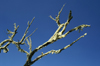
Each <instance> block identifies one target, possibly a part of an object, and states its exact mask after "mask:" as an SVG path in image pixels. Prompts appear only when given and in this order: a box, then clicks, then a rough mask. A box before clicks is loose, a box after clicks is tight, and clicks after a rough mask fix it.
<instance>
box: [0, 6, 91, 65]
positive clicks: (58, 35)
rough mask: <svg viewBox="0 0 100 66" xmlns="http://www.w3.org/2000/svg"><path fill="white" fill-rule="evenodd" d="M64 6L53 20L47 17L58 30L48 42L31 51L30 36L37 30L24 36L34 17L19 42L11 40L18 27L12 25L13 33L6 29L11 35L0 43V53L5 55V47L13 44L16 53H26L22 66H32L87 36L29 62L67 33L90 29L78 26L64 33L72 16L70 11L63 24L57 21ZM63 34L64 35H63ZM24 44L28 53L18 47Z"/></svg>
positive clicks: (84, 25) (83, 25)
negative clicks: (26, 45)
mask: <svg viewBox="0 0 100 66" xmlns="http://www.w3.org/2000/svg"><path fill="white" fill-rule="evenodd" d="M64 6H65V4H64V5H63V7H62V8H61V10H60V11H59V12H58V15H57V16H56V17H55V18H53V17H52V16H51V15H50V16H49V17H50V18H51V19H52V20H54V21H55V22H56V23H57V25H58V28H57V30H56V31H55V32H54V34H53V35H52V36H51V37H50V39H48V41H46V42H45V43H43V44H42V45H40V46H38V47H36V48H35V49H34V50H32V40H31V36H32V34H33V33H34V32H35V31H36V30H37V29H35V30H34V31H33V32H32V33H31V34H30V35H29V36H26V35H27V33H28V29H29V28H30V26H31V24H32V22H33V21H34V19H35V17H34V18H33V19H32V21H31V22H29V21H28V23H27V25H28V26H27V28H26V30H25V33H24V34H23V36H22V38H21V39H20V41H14V40H13V37H14V36H15V35H16V33H17V29H18V27H19V25H18V26H16V23H14V31H10V30H8V29H7V32H8V34H11V35H10V36H8V37H9V38H8V39H5V40H4V41H2V42H1V43H0V52H1V50H3V51H4V52H5V53H7V52H8V51H9V49H8V48H7V47H8V46H9V45H10V44H11V43H12V44H15V45H16V47H17V48H18V51H20V52H23V53H26V55H27V61H26V63H25V64H24V66H30V65H32V64H33V63H35V62H36V61H37V60H39V59H41V58H42V57H44V56H46V55H48V54H50V53H51V54H54V53H55V54H59V53H60V52H61V51H62V50H65V49H67V48H68V47H70V46H72V45H73V44H74V43H75V42H77V41H78V40H79V39H81V38H82V37H84V36H85V35H87V33H85V34H84V35H82V36H80V37H79V38H78V39H76V40H75V41H73V42H72V43H71V44H69V45H66V46H65V47H63V48H61V49H58V50H50V51H48V52H46V53H43V52H42V53H41V55H39V56H38V57H36V58H35V59H34V60H31V59H32V57H33V56H34V54H35V53H36V52H37V51H38V50H40V49H42V48H44V47H47V46H48V45H50V44H53V43H54V42H56V41H57V40H58V39H62V38H64V37H66V36H67V35H68V34H69V33H71V32H73V31H75V30H79V32H80V30H83V28H85V27H90V25H87V24H82V25H79V26H77V27H75V28H73V29H71V30H69V31H67V32H65V30H66V27H67V25H68V24H69V23H70V21H71V19H72V18H73V16H72V11H71V10H70V12H69V15H68V19H67V21H66V22H65V23H60V21H59V20H60V14H61V12H62V10H63V8H64ZM64 33H65V34H64ZM4 44H6V45H4ZM24 44H28V45H29V52H28V51H25V50H24V49H22V48H21V47H20V45H24ZM3 45H4V46H3Z"/></svg>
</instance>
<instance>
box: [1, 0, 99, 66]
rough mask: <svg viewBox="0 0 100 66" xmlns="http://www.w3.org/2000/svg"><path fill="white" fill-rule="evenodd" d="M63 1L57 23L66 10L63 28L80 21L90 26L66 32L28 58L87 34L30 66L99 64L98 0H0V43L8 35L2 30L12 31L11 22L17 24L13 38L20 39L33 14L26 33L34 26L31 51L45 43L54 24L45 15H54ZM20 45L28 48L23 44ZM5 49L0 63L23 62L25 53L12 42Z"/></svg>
mask: <svg viewBox="0 0 100 66" xmlns="http://www.w3.org/2000/svg"><path fill="white" fill-rule="evenodd" d="M65 3H66V5H65V7H64V9H63V11H62V13H61V16H60V22H61V23H63V22H65V21H66V20H67V17H68V14H69V11H70V10H72V15H73V19H72V20H71V22H70V24H69V25H68V27H67V29H66V31H68V30H70V29H72V28H74V27H76V26H78V25H81V24H89V25H91V27H89V28H84V29H83V31H82V32H80V33H79V32H78V31H74V32H72V33H70V34H69V35H68V36H66V37H65V38H63V39H60V40H58V41H57V42H55V43H53V44H51V45H49V46H47V47H45V48H43V49H42V50H40V51H39V52H37V53H36V54H35V55H34V56H33V58H32V59H34V58H36V57H37V56H39V55H40V54H41V52H44V53H45V52H47V51H49V50H52V49H55V50H57V49H60V48H62V47H64V46H66V45H68V44H70V43H71V42H72V41H74V40H76V39H77V38H78V37H79V36H81V35H83V34H84V33H86V32H87V35H86V36H85V37H84V38H81V39H80V40H79V41H78V42H76V43H75V44H74V45H73V46H71V47H70V48H68V49H66V50H64V51H62V52H61V53H60V54H53V55H52V54H49V55H47V56H45V57H43V58H42V59H40V60H39V61H37V62H36V63H34V64H33V65H32V66H100V42H99V41H100V26H99V25H100V0H0V42H1V41H3V40H4V39H7V38H8V36H7V34H6V29H9V30H12V31H13V29H14V28H13V24H14V23H16V24H17V25H19V29H18V33H17V34H16V36H15V37H14V40H15V41H18V40H20V39H21V37H22V36H23V33H24V32H25V29H26V27H27V22H28V21H31V20H32V18H33V17H35V20H34V22H33V23H32V25H31V27H30V29H29V33H28V35H29V34H30V33H31V32H32V31H34V30H35V29H36V28H38V30H37V31H36V32H35V33H34V34H33V35H32V36H31V38H32V49H33V50H34V49H35V48H36V47H37V46H39V45H41V44H43V43H44V42H46V41H47V40H48V39H49V38H50V37H51V36H52V35H53V33H54V32H55V30H56V29H57V24H56V23H55V22H54V21H53V20H52V19H50V18H49V15H52V16H53V17H55V15H57V14H58V11H59V10H60V9H61V7H62V6H63V4H65ZM21 47H22V48H23V49H25V50H27V51H28V47H26V46H25V45H23V46H21ZM8 48H9V52H8V53H3V51H2V52H1V53H0V66H23V65H24V63H25V62H26V54H25V53H21V52H19V51H18V50H17V48H16V46H15V45H13V44H11V45H9V47H8Z"/></svg>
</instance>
